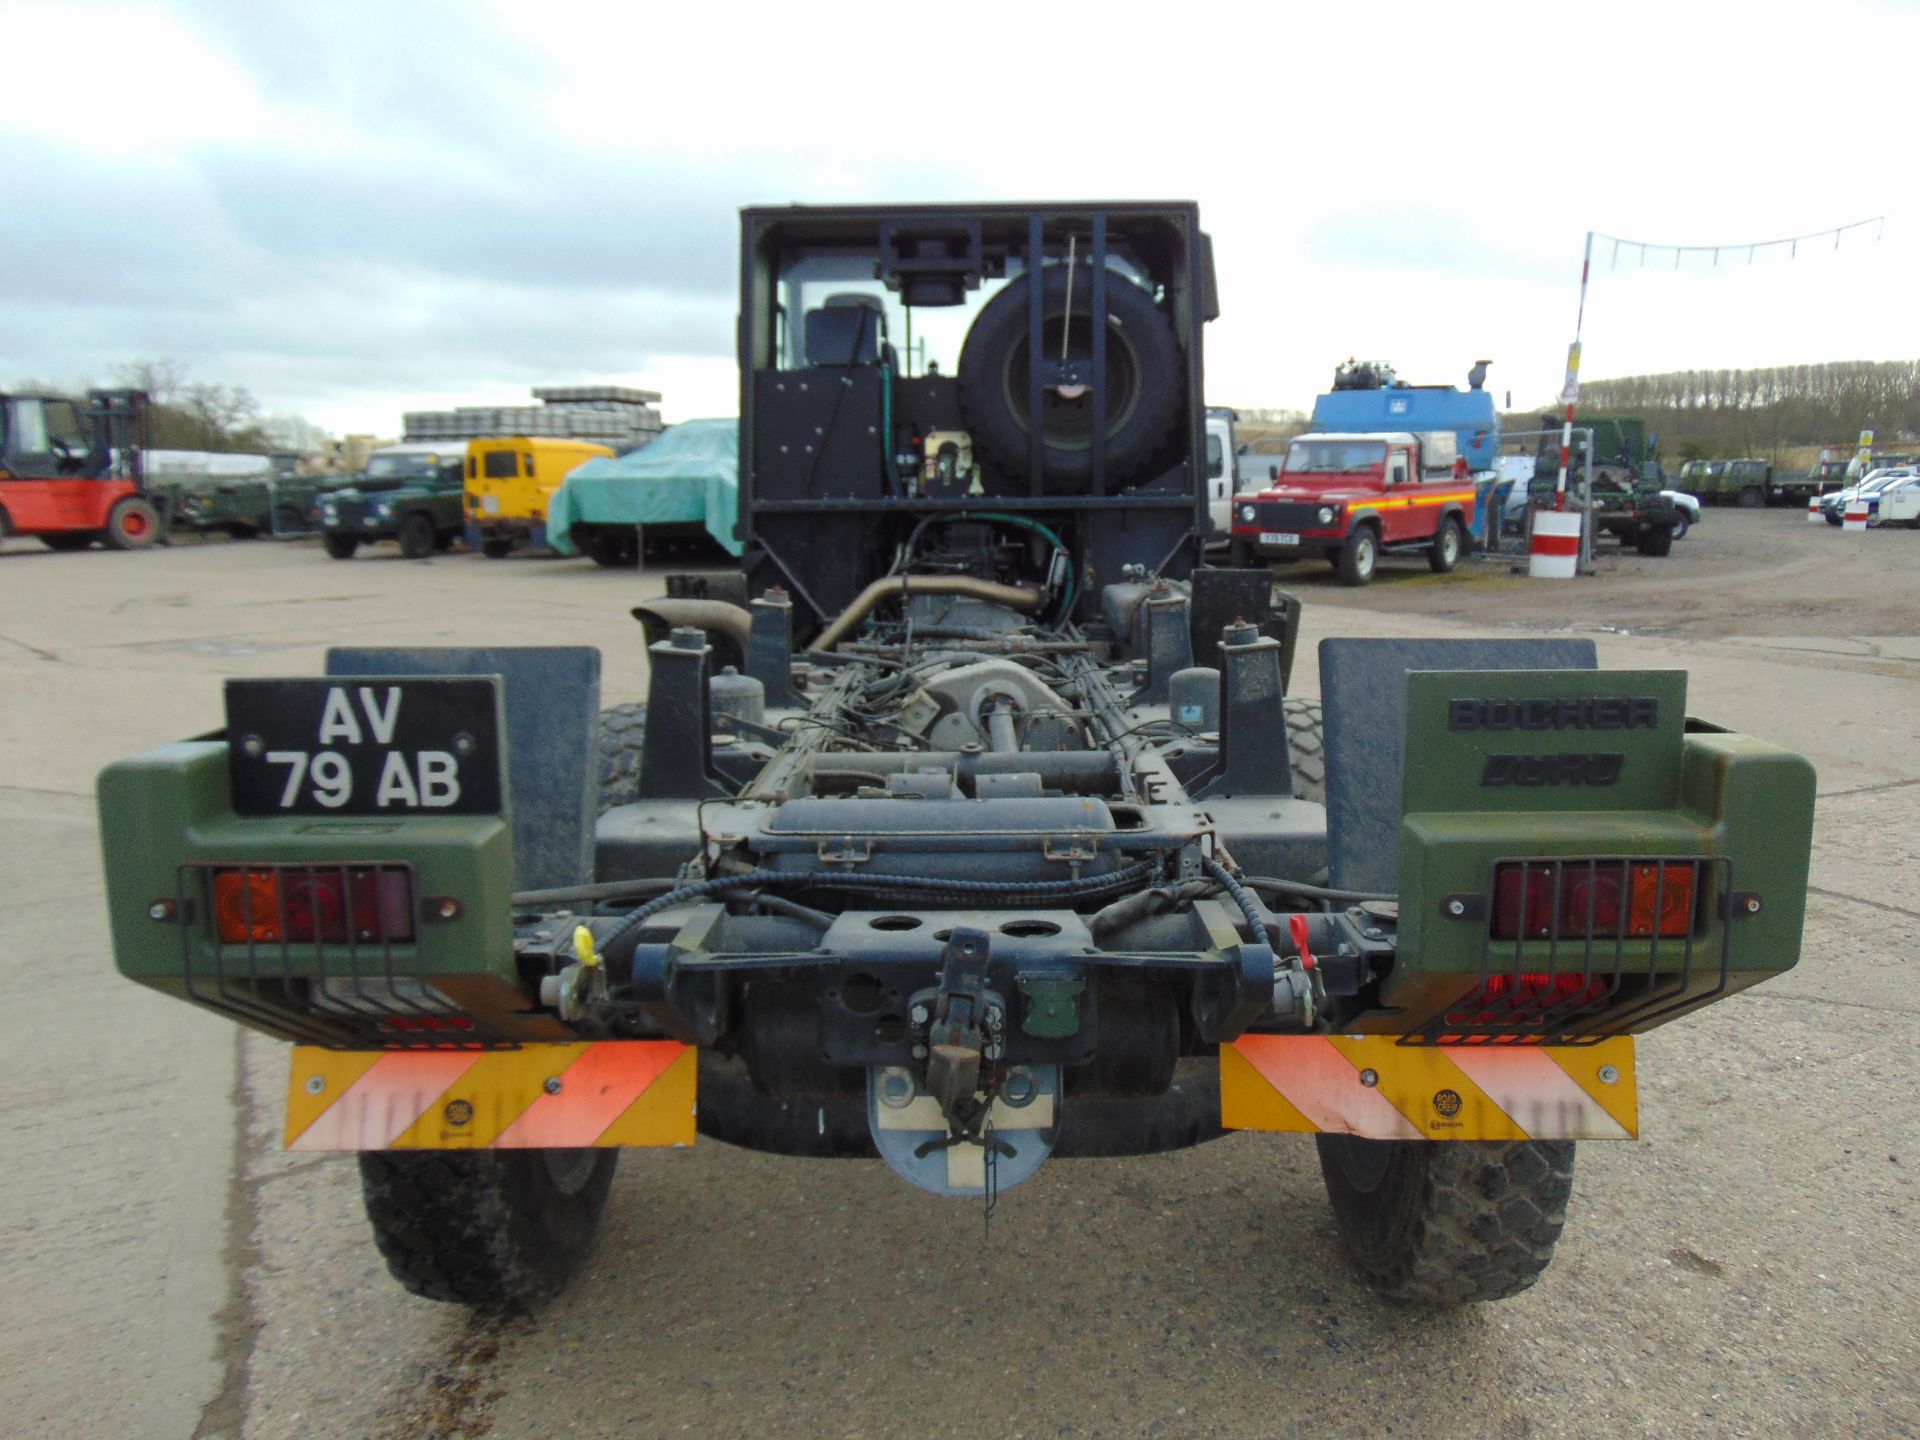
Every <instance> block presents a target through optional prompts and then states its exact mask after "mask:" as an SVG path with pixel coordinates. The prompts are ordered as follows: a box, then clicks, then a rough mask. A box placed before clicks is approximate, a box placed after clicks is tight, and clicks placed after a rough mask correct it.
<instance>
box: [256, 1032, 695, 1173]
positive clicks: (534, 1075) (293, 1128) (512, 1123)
mask: <svg viewBox="0 0 1920 1440" xmlns="http://www.w3.org/2000/svg"><path fill="white" fill-rule="evenodd" d="M696 1060H697V1056H696V1052H694V1051H693V1050H692V1049H691V1048H689V1047H688V1046H685V1045H682V1044H680V1043H678V1042H677V1041H672V1040H605V1041H589V1042H581V1043H577V1044H569V1045H524V1046H521V1047H520V1048H519V1049H515V1050H488V1051H480V1050H389V1051H338V1050H321V1049H317V1048H314V1047H311V1046H300V1047H297V1048H296V1049H295V1050H294V1052H293V1072H292V1078H291V1081H290V1084H289V1087H288V1101H287V1131H286V1136H287V1140H286V1143H287V1148H288V1149H290V1150H481V1149H489V1148H501V1149H521V1148H537V1149H544V1148H572V1147H576V1146H616V1145H691V1144H692V1143H693V1140H694V1102H695V1090H696V1083H695V1074H696Z"/></svg>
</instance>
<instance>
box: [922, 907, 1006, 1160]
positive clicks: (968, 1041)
mask: <svg viewBox="0 0 1920 1440" xmlns="http://www.w3.org/2000/svg"><path fill="white" fill-rule="evenodd" d="M991 945H992V941H991V940H990V938H989V937H988V935H987V933H986V931H984V930H970V929H966V928H960V929H956V930H955V931H954V932H953V934H952V935H951V936H950V937H949V938H948V940H947V946H946V949H945V951H944V952H942V954H941V957H940V981H939V985H938V988H937V992H936V994H935V995H934V996H933V997H932V1001H933V1003H932V1007H931V1011H930V1019H929V1021H928V1024H927V1042H926V1043H927V1058H926V1082H925V1083H926V1090H927V1093H928V1094H929V1095H931V1096H933V1098H934V1099H935V1100H937V1101H938V1102H939V1104H940V1113H941V1114H942V1115H944V1116H946V1117H947V1125H948V1126H949V1128H950V1129H951V1132H952V1133H953V1134H954V1135H955V1136H956V1137H958V1136H966V1137H968V1138H973V1137H974V1136H975V1135H977V1134H978V1133H979V1128H980V1122H981V1120H982V1119H983V1118H984V1117H985V1115H986V1111H987V1104H986V1103H983V1102H982V1101H981V1100H980V1099H979V1098H978V1093H979V1091H980V1089H981V1083H980V1081H981V1072H982V1069H983V1068H984V1067H985V1066H987V1065H990V1064H992V1063H993V1062H995V1061H997V1060H998V1059H999V1058H1000V1057H1001V1055H1002V1054H1004V1053H1005V1049H1006V1014H1007V1007H1006V1003H1005V1002H1004V1001H1003V1000H1002V999H1001V998H1000V997H999V996H998V995H995V994H994V993H993V992H992V991H990V990H988V989H987V965H988V961H989V959H990V958H991Z"/></svg>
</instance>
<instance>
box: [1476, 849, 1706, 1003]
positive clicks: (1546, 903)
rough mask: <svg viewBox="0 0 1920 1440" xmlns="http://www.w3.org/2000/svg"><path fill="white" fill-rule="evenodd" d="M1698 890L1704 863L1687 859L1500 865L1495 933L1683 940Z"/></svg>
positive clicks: (1546, 937)
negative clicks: (1699, 864) (1697, 863)
mask: <svg viewBox="0 0 1920 1440" xmlns="http://www.w3.org/2000/svg"><path fill="white" fill-rule="evenodd" d="M1699 888H1700V870H1699V866H1698V865H1696V864H1695V863H1694V862H1693V861H1690V860H1554V861H1540V860H1530V861H1521V862H1515V863H1509V864H1504V865H1499V866H1496V867H1495V869H1494V873H1493V906H1492V912H1491V916H1490V928H1491V933H1492V935H1493V938H1494V939H1496V940H1585V939H1589V938H1592V939H1599V940H1607V939H1627V940H1649V939H1654V938H1656V937H1657V938H1660V939H1678V938H1682V937H1684V936H1687V935H1690V934H1692V933H1693V916H1694V904H1695V897H1696V893H1697V892H1698V890H1699ZM1519 978H1520V980H1521V981H1527V980H1531V979H1539V980H1543V981H1544V980H1546V979H1547V977H1546V976H1527V975H1522V976H1520V977H1519ZM1576 978H1577V977H1576ZM1566 979H1567V977H1565V976H1562V977H1560V980H1561V981H1565V980H1566ZM1542 998H1544V997H1542ZM1558 998H1560V999H1562V1000H1571V999H1574V998H1576V997H1573V996H1564V997H1558Z"/></svg>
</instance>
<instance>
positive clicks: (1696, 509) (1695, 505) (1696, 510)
mask: <svg viewBox="0 0 1920 1440" xmlns="http://www.w3.org/2000/svg"><path fill="white" fill-rule="evenodd" d="M1660 493H1661V494H1662V495H1664V496H1666V497H1667V499H1669V500H1671V501H1672V502H1673V508H1674V509H1676V510H1678V511H1679V512H1680V518H1679V519H1678V520H1677V521H1675V522H1674V526H1673V538H1674V539H1676V540H1678V539H1680V538H1681V537H1682V536H1684V535H1685V534H1686V533H1687V531H1689V530H1691V529H1692V528H1693V527H1694V526H1696V525H1698V524H1699V523H1700V497H1699V496H1698V495H1689V494H1688V493H1687V492H1686V491H1684V490H1662V491H1661V492H1660Z"/></svg>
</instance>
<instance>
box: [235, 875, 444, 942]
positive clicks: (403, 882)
mask: <svg viewBox="0 0 1920 1440" xmlns="http://www.w3.org/2000/svg"><path fill="white" fill-rule="evenodd" d="M213 910H214V918H215V923H216V926H217V928H218V931H219V935H220V939H221V941H222V943H224V944H228V945H244V944H248V943H253V944H271V945H277V944H281V943H292V944H300V943H306V944H317V943H319V942H322V941H333V942H337V943H342V944H345V943H349V942H353V943H359V942H362V941H373V942H375V943H376V944H378V943H381V942H385V941H395V942H399V941H410V940H412V939H413V882H412V879H411V877H410V876H409V874H408V872H407V871H406V870H405V869H402V868H400V867H397V866H366V865H361V866H339V867H334V866H276V867H274V868H272V869H263V870H217V871H215V872H214V876H213Z"/></svg>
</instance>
